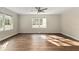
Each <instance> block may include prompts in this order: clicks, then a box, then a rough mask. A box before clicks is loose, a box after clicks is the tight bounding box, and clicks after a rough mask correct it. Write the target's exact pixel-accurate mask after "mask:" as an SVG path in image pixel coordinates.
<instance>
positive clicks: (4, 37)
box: [0, 7, 79, 51]
mask: <svg viewBox="0 0 79 59" xmlns="http://www.w3.org/2000/svg"><path fill="white" fill-rule="evenodd" d="M0 51H79V7H0Z"/></svg>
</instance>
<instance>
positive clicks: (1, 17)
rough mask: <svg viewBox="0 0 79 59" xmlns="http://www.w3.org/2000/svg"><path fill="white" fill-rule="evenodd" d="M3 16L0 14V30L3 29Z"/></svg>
mask: <svg viewBox="0 0 79 59" xmlns="http://www.w3.org/2000/svg"><path fill="white" fill-rule="evenodd" d="M3 28H4V27H3V16H2V15H0V31H3Z"/></svg>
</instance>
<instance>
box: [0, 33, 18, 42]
mask: <svg viewBox="0 0 79 59" xmlns="http://www.w3.org/2000/svg"><path fill="white" fill-rule="evenodd" d="M16 34H18V33H14V34H11V35H8V36H5V37H4V38H0V39H1V40H0V41H2V40H5V39H7V38H9V37H11V36H14V35H16Z"/></svg>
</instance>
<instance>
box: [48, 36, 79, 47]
mask: <svg viewBox="0 0 79 59" xmlns="http://www.w3.org/2000/svg"><path fill="white" fill-rule="evenodd" d="M48 41H49V42H50V43H52V44H54V45H56V46H79V42H78V41H74V40H70V39H66V38H64V37H60V36H57V35H48Z"/></svg>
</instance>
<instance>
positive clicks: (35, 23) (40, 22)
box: [32, 18, 47, 28]
mask: <svg viewBox="0 0 79 59" xmlns="http://www.w3.org/2000/svg"><path fill="white" fill-rule="evenodd" d="M46 27H47V23H46V18H33V19H32V28H46Z"/></svg>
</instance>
